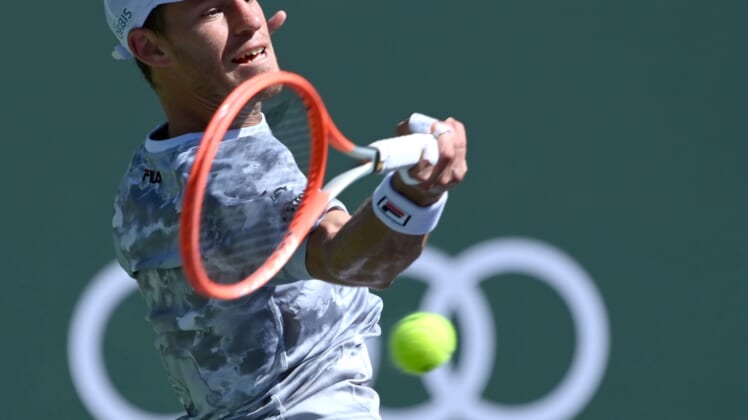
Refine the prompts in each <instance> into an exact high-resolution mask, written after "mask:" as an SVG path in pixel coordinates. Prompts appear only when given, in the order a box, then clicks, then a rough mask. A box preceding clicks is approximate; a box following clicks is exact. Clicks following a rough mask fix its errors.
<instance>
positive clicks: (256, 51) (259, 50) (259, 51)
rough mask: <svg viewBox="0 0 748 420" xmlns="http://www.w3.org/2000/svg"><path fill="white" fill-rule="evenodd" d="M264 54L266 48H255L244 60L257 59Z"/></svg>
mask: <svg viewBox="0 0 748 420" xmlns="http://www.w3.org/2000/svg"><path fill="white" fill-rule="evenodd" d="M264 52H265V48H255V49H254V50H252V51H250V52H249V53H248V54H247V55H245V56H244V58H255V57H257V56H258V55H260V54H262V53H264Z"/></svg>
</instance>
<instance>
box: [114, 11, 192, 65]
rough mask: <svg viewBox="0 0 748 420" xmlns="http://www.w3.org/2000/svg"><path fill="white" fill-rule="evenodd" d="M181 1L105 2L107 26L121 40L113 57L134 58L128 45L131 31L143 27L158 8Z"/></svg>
mask: <svg viewBox="0 0 748 420" xmlns="http://www.w3.org/2000/svg"><path fill="white" fill-rule="evenodd" d="M180 1H182V0H104V12H105V13H106V21H107V24H109V29H111V30H112V32H113V33H114V36H116V37H117V39H118V40H119V45H117V46H115V47H114V51H112V57H114V58H115V59H117V60H128V59H130V58H132V51H130V47H129V46H128V45H127V34H129V33H130V30H131V29H133V28H140V27H141V26H143V23H145V21H146V19H148V15H150V14H151V11H152V10H153V9H155V8H156V7H157V6H159V5H162V4H166V3H177V2H180Z"/></svg>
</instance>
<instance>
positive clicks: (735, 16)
mask: <svg viewBox="0 0 748 420" xmlns="http://www.w3.org/2000/svg"><path fill="white" fill-rule="evenodd" d="M101 3H102V2H100V1H86V2H59V3H55V2H53V3H45V4H44V5H43V7H41V6H40V5H37V4H35V3H31V2H24V3H19V4H17V5H14V9H15V10H18V9H19V8H20V11H21V13H20V14H16V13H11V14H8V16H6V21H5V22H4V24H3V25H1V26H0V34H1V35H2V39H3V49H4V51H5V53H4V54H5V55H4V57H5V58H4V59H3V60H4V62H5V65H3V66H2V75H3V77H2V83H3V93H4V97H5V98H6V100H5V108H6V110H5V112H3V125H4V127H5V129H6V131H5V133H6V134H5V135H4V143H5V144H6V147H5V149H4V150H5V152H4V153H3V162H4V164H3V165H2V166H1V167H0V173H1V174H2V179H3V180H4V187H5V191H6V193H5V194H6V199H5V202H6V205H5V206H3V211H2V214H3V217H2V218H0V220H2V224H3V226H2V232H3V234H4V237H5V238H6V239H5V240H3V241H0V247H2V252H0V255H2V262H3V268H4V272H5V276H4V281H5V284H6V293H3V294H2V297H1V298H0V299H2V305H1V306H0V307H1V308H2V315H3V319H5V320H6V324H5V331H6V335H5V336H4V337H5V338H4V340H3V342H4V343H5V344H4V345H3V346H2V348H1V350H0V352H1V353H0V356H1V357H2V358H1V359H0V360H2V361H3V362H4V366H5V367H4V375H3V377H4V379H3V381H2V395H3V410H2V411H3V414H2V415H1V417H2V418H4V419H47V418H56V419H91V418H97V419H104V420H115V419H129V420H139V419H151V418H174V417H175V416H176V415H175V414H170V413H176V412H178V411H179V406H178V404H177V402H176V398H175V397H174V396H173V393H172V391H171V390H170V388H169V385H168V384H167V381H166V379H165V377H164V374H163V373H162V371H161V366H160V362H159V360H158V357H157V355H156V351H155V350H154V348H153V344H152V341H153V333H152V331H151V330H150V327H149V326H148V325H147V324H146V322H145V321H144V316H145V306H144V305H143V303H142V302H141V299H140V297H139V296H138V295H137V293H135V290H134V283H132V282H131V281H130V280H128V279H126V278H125V277H124V275H122V273H121V272H119V271H118V270H116V267H115V268H114V269H113V268H112V267H111V266H110V264H111V262H112V260H113V251H112V246H111V230H110V226H111V216H112V210H111V209H112V200H113V196H114V191H115V186H116V185H117V182H118V180H119V178H120V176H121V174H122V173H123V172H124V170H125V167H126V165H127V163H128V160H129V157H130V155H131V154H132V152H133V151H134V150H135V148H136V147H137V146H138V145H139V144H140V143H141V142H142V140H143V138H144V136H145V133H146V132H147V131H148V130H150V129H151V128H152V127H153V126H155V125H156V124H158V123H159V122H160V121H161V119H162V118H163V116H162V114H161V111H160V110H159V106H158V103H157V101H156V98H155V96H154V94H153V93H152V92H151V91H150V90H149V88H148V86H147V85H146V83H145V82H144V81H143V80H142V79H141V77H140V74H139V73H138V71H137V70H136V68H135V65H134V63H127V62H117V61H114V60H112V59H111V58H110V55H109V54H110V51H111V49H112V46H113V45H114V44H115V39H114V37H113V35H112V34H111V33H110V32H109V30H108V28H107V26H106V24H105V21H104V13H103V6H102V4H101ZM263 6H264V8H265V11H266V14H267V15H268V16H269V15H271V14H272V13H274V12H275V11H276V10H278V9H280V8H283V9H285V10H286V11H287V12H288V14H289V19H288V21H287V23H286V25H285V26H284V27H283V28H282V29H281V30H280V31H279V32H278V33H277V35H276V36H275V38H274V42H275V46H276V49H277V51H278V55H279V57H280V60H281V65H282V67H284V68H285V69H287V70H292V71H296V72H300V73H302V74H304V75H305V76H306V77H307V78H308V79H310V80H311V81H312V82H313V83H314V84H315V85H316V86H317V88H318V89H319V91H320V92H321V93H322V95H323V97H324V98H325V99H326V102H327V105H328V107H329V110H330V112H331V114H332V115H333V117H334V119H335V120H336V121H337V122H338V123H339V126H340V128H341V129H342V131H343V132H344V133H347V134H348V135H349V136H351V137H352V138H360V139H364V140H365V139H371V138H375V137H382V136H387V135H389V134H391V133H392V132H393V130H394V125H395V123H396V122H397V121H399V120H400V119H402V118H404V117H405V116H407V115H408V114H409V113H410V112H412V111H420V112H424V113H429V114H432V115H435V116H439V117H446V116H450V115H452V116H455V117H457V118H459V119H461V120H462V121H463V122H464V123H465V124H466V126H467V129H468V134H469V141H470V148H469V162H470V173H469V177H468V178H467V180H466V181H465V183H464V185H462V186H461V187H460V188H459V189H457V190H455V191H454V193H452V194H451V196H450V203H449V206H448V207H447V210H446V212H445V214H444V217H443V219H442V222H441V224H440V227H439V229H438V230H437V231H436V232H435V233H434V235H433V236H432V241H431V248H429V250H428V251H427V252H426V253H425V254H424V257H423V258H422V259H421V260H419V261H418V262H417V263H415V264H414V265H413V267H411V269H409V271H408V272H407V273H406V274H405V275H404V276H403V278H402V279H401V280H400V281H399V282H398V283H397V284H396V285H395V286H393V287H392V288H390V289H388V290H387V291H385V292H382V293H381V294H382V295H383V297H384V300H385V310H384V314H383V318H382V327H383V330H384V334H385V335H386V334H387V333H388V331H389V329H390V327H391V326H392V325H393V324H394V322H395V321H396V320H397V319H399V318H400V317H402V316H404V315H405V314H407V313H408V312H411V311H414V310H416V309H419V308H420V309H429V310H436V311H440V312H444V313H445V314H446V315H448V316H450V317H452V318H453V319H454V320H455V322H456V323H457V325H458V327H459V334H460V339H461V342H460V347H459V349H458V353H457V354H456V356H455V359H454V360H453V363H452V364H451V365H449V366H447V367H444V368H442V369H440V370H438V371H436V372H434V373H432V374H429V375H427V376H425V377H423V378H417V377H412V376H406V375H403V374H401V373H399V372H398V371H396V370H395V369H394V368H393V366H392V364H391V362H390V361H389V359H388V357H387V355H386V353H385V352H384V351H382V350H383V346H382V344H383V342H382V341H381V340H379V341H373V342H371V343H369V344H370V348H371V349H372V353H373V355H374V359H375V365H376V372H377V373H376V388H377V389H378V390H379V392H380V394H381V398H382V406H383V414H384V417H385V420H387V419H416V420H418V419H424V418H428V419H429V420H434V419H466V420H480V419H499V418H502V419H520V418H522V419H542V418H579V419H707V418H708V419H742V418H748V407H746V402H745V401H746V397H747V396H748V365H747V364H746V361H745V355H746V354H748V337H746V331H748V330H747V329H746V327H745V325H746V321H748V316H747V315H748V309H747V305H746V299H747V298H748V286H746V280H748V278H747V275H748V267H746V263H747V261H748V241H747V238H746V228H747V227H748V224H747V223H746V222H745V219H746V214H748V198H746V189H745V181H746V179H748V169H747V167H746V164H745V163H744V160H745V155H746V153H747V152H748V146H747V145H746V140H747V139H748V136H747V134H748V127H746V125H747V122H748V83H747V82H746V74H748V58H746V40H747V39H748V25H746V16H748V3H746V2H745V1H737V0H734V1H731V0H715V1H711V2H704V1H688V0H647V1H644V0H630V1H626V2H600V1H593V0H566V1H551V0H542V1H541V0H535V1H533V0H530V1H528V0H522V1H520V0H504V1H495V2H486V1H462V2H453V1H449V2H448V1H441V0H434V1H430V2H423V1H409V2H402V1H390V0H387V1H379V2H353V1H344V0H326V1H314V2H312V1H301V0H295V1H265V2H263ZM362 141H363V140H362ZM333 163H334V165H337V164H338V163H336V162H333ZM334 165H333V166H334ZM376 182H377V180H370V181H367V182H363V183H360V184H358V186H357V187H356V188H355V189H354V190H353V191H350V192H347V193H346V195H345V196H344V201H346V203H347V204H348V206H349V207H350V208H356V207H357V206H358V204H359V203H360V202H361V200H363V198H364V197H365V196H367V195H368V194H370V192H371V191H372V189H373V187H374V185H375V184H376ZM107 267H109V268H108V269H107ZM102 270H103V271H102ZM76 314H77V315H76ZM73 378H76V379H75V381H74V379H73Z"/></svg>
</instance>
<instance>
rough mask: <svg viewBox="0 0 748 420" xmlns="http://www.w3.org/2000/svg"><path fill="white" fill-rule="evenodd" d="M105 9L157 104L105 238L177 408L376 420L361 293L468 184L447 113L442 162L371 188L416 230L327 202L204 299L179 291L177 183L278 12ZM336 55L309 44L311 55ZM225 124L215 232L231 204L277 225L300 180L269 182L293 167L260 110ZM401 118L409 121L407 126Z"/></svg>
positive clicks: (260, 60) (373, 210)
mask: <svg viewBox="0 0 748 420" xmlns="http://www.w3.org/2000/svg"><path fill="white" fill-rule="evenodd" d="M104 5H105V9H106V18H107V23H108V24H109V25H110V28H111V30H112V31H113V33H114V34H115V36H116V37H117V38H118V39H119V41H120V44H119V45H118V46H117V47H116V49H115V52H114V53H113V55H114V56H115V58H120V59H127V58H132V57H134V58H135V59H136V60H137V64H138V66H139V67H140V69H141V70H142V71H143V73H144V75H145V77H146V79H147V80H148V82H149V83H150V85H151V86H152V88H153V90H154V91H155V93H156V95H157V96H158V98H159V100H160V102H161V105H162V107H163V110H164V113H165V115H166V121H165V122H164V123H162V124H160V125H158V126H157V127H156V128H154V129H153V130H152V131H151V132H150V133H148V135H147V137H146V138H145V141H144V143H143V144H142V146H140V147H139V148H138V149H137V151H136V152H135V154H134V156H133V157H132V160H131V162H130V164H129V167H128V168H127V171H126V173H125V174H124V176H123V179H122V182H121V184H120V186H119V189H118V191H117V195H116V199H115V204H114V217H113V227H114V246H115V250H116V254H117V257H118V259H119V261H120V263H121V265H122V267H123V268H124V269H125V270H126V271H127V272H128V273H129V274H130V275H131V276H132V277H133V278H134V279H136V280H137V282H138V285H139V287H140V290H141V292H142V295H143V297H144V298H145V301H146V303H147V307H148V311H149V313H148V316H147V319H148V321H149V322H150V323H151V324H152V326H153V328H154V330H155V332H156V335H157V337H156V347H157V349H158V350H159V352H160V355H161V358H162V360H163V364H164V367H165V369H166V372H167V374H168V376H169V379H170V381H171V383H172V384H173V387H174V389H175V391H176V393H177V395H178V397H179V399H180V401H181V403H182V404H183V406H184V409H185V411H186V413H185V415H184V416H183V417H182V418H183V419H239V418H241V419H299V420H300V419H347V420H350V419H378V418H380V416H379V398H378V396H377V393H376V392H375V391H374V390H373V389H372V388H371V384H370V380H371V377H372V367H371V363H370V360H369V356H368V354H367V351H366V347H365V345H364V341H365V340H366V339H367V338H369V337H372V336H375V335H378V334H379V333H380V330H379V326H378V321H379V316H380V312H381V309H382V302H381V300H380V299H379V298H378V297H377V296H376V295H374V294H372V293H370V292H369V289H370V288H375V289H380V288H385V287H387V286H389V285H390V284H391V283H392V282H393V280H394V279H395V277H396V276H397V275H398V274H399V273H401V272H402V271H403V270H404V269H405V268H407V267H408V265H410V264H411V263H412V262H413V261H414V260H415V259H416V258H417V257H418V255H419V254H420V252H421V251H422V249H423V247H424V246H425V243H426V239H427V237H428V232H429V231H430V230H431V229H433V228H434V226H436V224H437V222H438V220H439V217H440V215H441V212H442V209H443V208H444V205H445V202H446V200H447V192H446V191H447V190H448V189H450V188H452V187H453V186H455V185H457V184H459V183H460V182H461V181H462V180H463V177H464V176H465V174H466V172H467V164H466V159H465V154H466V135H465V130H464V127H463V125H462V124H461V123H460V122H458V121H456V120H454V119H451V118H449V119H446V120H444V121H442V122H440V124H441V125H440V127H441V130H440V131H441V132H442V133H441V134H439V143H440V145H439V149H440V154H441V156H440V158H439V161H438V162H437V163H436V164H434V165H432V164H430V163H429V162H428V161H426V160H423V161H422V162H420V163H419V164H418V165H416V166H415V167H414V168H412V169H411V170H410V175H411V176H412V177H414V178H416V179H417V180H419V181H421V183H420V184H416V185H410V184H406V183H404V182H403V180H402V179H401V176H400V175H399V174H394V175H392V174H391V175H390V176H387V177H386V178H385V179H384V180H383V182H382V183H381V184H380V185H379V187H378V188H377V190H376V191H375V192H374V194H375V195H376V194H383V193H384V194H387V195H388V197H391V199H392V200H393V204H394V205H398V204H402V205H404V206H406V207H408V206H409V207H411V208H412V210H409V211H410V212H411V214H410V217H411V218H412V219H413V220H415V221H417V222H418V223H414V224H413V226H415V227H413V228H404V227H401V226H399V225H393V224H392V223H391V222H388V220H387V215H386V214H383V212H382V211H381V209H379V208H378V207H377V206H373V205H372V202H371V200H370V199H369V200H367V201H366V202H365V203H364V204H363V205H362V206H361V207H360V208H359V209H358V210H357V211H355V212H354V213H353V214H349V213H348V211H347V210H346V208H345V206H343V204H342V203H340V202H338V201H336V202H333V203H331V204H330V206H329V209H328V211H327V212H326V213H325V215H324V216H323V217H322V218H321V220H320V223H319V225H318V227H317V228H316V229H315V230H314V231H312V232H311V233H310V234H309V235H308V238H307V241H306V244H305V246H304V247H302V248H300V251H299V252H297V254H296V256H295V257H294V258H293V259H292V260H291V261H290V262H289V263H288V264H287V266H286V267H285V268H284V269H283V270H282V271H281V273H280V274H279V275H278V276H277V277H276V278H274V279H273V280H272V281H271V282H270V283H268V285H266V286H265V287H263V288H261V289H259V290H258V291H256V292H254V293H253V294H251V295H249V296H246V297H244V298H240V299H236V300H231V301H222V300H214V299H207V298H205V297H203V296H201V295H199V294H196V293H195V292H194V291H193V290H192V289H191V288H190V286H189V284H188V282H187V281H186V280H185V278H184V276H183V273H182V270H181V261H180V257H179V255H180V253H179V249H178V224H179V216H180V208H181V204H180V199H181V197H182V193H183V188H184V184H185V180H186V178H187V174H188V173H189V169H190V166H191V163H192V161H193V159H194V151H195V149H196V145H197V143H198V142H199V140H200V138H201V136H202V131H203V130H204V129H205V127H206V125H207V123H208V121H209V120H210V119H211V117H212V115H213V113H214V111H215V110H216V108H217V107H218V106H219V104H220V103H221V102H222V100H223V99H224V98H225V97H226V96H227V95H228V94H229V92H231V91H232V89H234V88H235V87H236V86H237V85H239V84H240V83H241V82H243V81H245V80H247V79H248V78H251V77H253V76H255V75H257V74H260V73H263V72H268V71H274V70H277V69H278V68H279V66H278V62H277V60H276V55H275V50H274V49H273V45H272V43H271V39H270V35H271V33H272V32H273V31H274V30H276V29H278V28H279V27H280V26H282V25H283V23H284V22H285V19H286V14H285V13H284V12H282V11H281V12H278V13H276V14H274V15H273V16H272V17H271V18H270V19H267V20H266V18H265V16H264V14H263V10H262V8H261V7H260V4H259V3H258V2H257V1H251V0H250V1H245V0H149V1H143V0H105V1H104ZM310 36H313V34H310ZM335 53H336V51H333V50H329V49H326V48H325V46H324V45H320V46H319V54H320V59H324V55H326V54H335ZM232 128H233V129H232V130H230V131H229V132H228V134H227V135H226V138H225V139H224V141H223V142H222V144H221V147H220V148H219V151H218V154H217V157H216V162H220V164H216V165H214V170H215V178H212V179H213V181H212V182H211V183H210V186H209V188H210V191H208V194H206V195H210V196H211V197H212V198H215V200H211V203H212V204H208V205H210V206H213V207H212V208H208V209H206V210H204V212H206V213H209V214H214V215H216V216H215V217H216V218H217V219H219V220H217V221H216V229H219V230H220V229H223V231H220V232H218V234H219V235H224V234H230V232H229V231H228V230H230V229H231V226H229V227H223V226H225V225H226V224H228V223H226V224H221V223H220V218H221V217H222V215H223V214H226V213H228V212H230V211H229V207H230V208H231V209H233V210H231V211H236V209H237V208H239V209H240V210H241V211H242V212H243V213H244V214H246V215H248V216H246V218H245V220H244V222H245V224H248V225H249V226H255V225H256V226H267V225H275V224H279V223H281V222H279V219H280V218H281V217H282V214H283V211H284V209H285V208H287V206H288V205H289V203H291V202H292V201H293V199H294V198H296V197H297V195H298V193H300V192H301V190H298V189H296V187H294V185H292V184H294V183H293V182H291V183H288V182H286V181H283V184H279V181H278V179H283V178H284V176H287V175H288V173H289V171H292V169H290V168H295V167H296V165H295V163H294V162H293V161H290V160H289V158H288V156H289V154H288V153H284V151H283V150H282V148H279V147H278V144H279V142H278V141H277V140H276V139H275V138H274V137H273V135H272V132H271V130H270V129H269V128H268V125H267V123H266V121H265V119H264V117H263V116H262V115H261V114H260V115H256V114H247V115H244V116H240V117H239V118H238V119H237V120H236V121H235V124H234V126H233V127H232ZM397 129H398V131H399V132H400V133H404V131H405V130H406V129H405V125H404V124H403V123H401V124H400V125H399V126H398V128H397ZM295 176H297V177H299V176H300V175H295ZM302 178H303V176H302ZM286 179H287V177H286ZM297 181H298V184H299V185H302V186H303V185H304V180H303V179H298V180H297ZM268 191H272V192H277V191H282V192H286V191H290V192H291V193H289V194H285V193H284V194H280V195H279V194H266V192H268ZM258 217H260V219H258ZM250 219H251V220H250ZM234 226H235V225H234ZM227 269H230V267H227Z"/></svg>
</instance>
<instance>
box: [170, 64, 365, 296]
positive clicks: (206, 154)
mask: <svg viewBox="0 0 748 420" xmlns="http://www.w3.org/2000/svg"><path fill="white" fill-rule="evenodd" d="M285 94H290V95H292V96H294V97H295V99H294V101H297V100H298V101H299V102H300V103H301V105H299V104H295V105H294V107H295V108H299V107H300V106H301V107H303V110H302V111H301V112H302V113H303V114H304V115H303V116H304V119H305V120H306V127H305V128H304V131H305V133H306V134H304V136H305V137H308V138H307V139H305V141H306V142H307V143H308V146H307V147H308V161H307V162H306V163H307V165H306V168H305V169H302V172H305V175H306V187H305V188H304V190H303V194H302V195H301V196H300V199H299V200H298V205H297V206H296V210H295V212H294V213H293V216H292V217H291V218H290V222H289V223H288V226H287V227H286V229H285V232H284V233H282V234H281V235H275V236H276V237H277V238H274V239H273V240H272V242H273V243H272V244H271V245H270V246H269V248H271V250H270V251H268V252H267V255H264V254H263V255H261V256H259V257H258V256H257V255H254V258H255V259H258V260H262V261H261V262H257V263H255V265H257V264H259V265H257V266H253V267H252V268H251V272H250V273H249V274H247V275H246V276H245V275H244V274H242V275H241V278H240V279H236V281H231V282H226V279H221V280H220V281H218V279H217V277H218V273H217V272H216V270H215V269H214V268H210V269H209V267H207V265H206V259H205V258H204V257H205V256H204V255H203V254H204V252H205V250H204V244H203V243H201V234H202V233H201V232H202V230H203V229H202V227H201V225H202V223H203V220H204V214H203V213H204V212H203V209H204V205H205V202H206V197H205V194H206V188H207V186H208V182H209V180H210V176H211V168H212V167H213V164H214V159H215V157H216V154H217V153H218V150H219V147H220V146H221V143H222V141H223V140H224V137H225V136H226V133H227V132H228V130H229V128H230V127H231V125H232V123H233V122H234V120H235V119H236V117H237V116H238V115H239V114H240V113H241V112H243V111H245V112H246V110H247V107H248V106H249V107H254V106H257V107H260V106H263V107H264V105H265V103H266V102H272V101H274V100H275V99H276V98H278V97H280V96H281V95H285ZM280 102H282V99H281V100H280ZM330 145H332V146H333V147H335V148H336V149H338V150H340V151H341V152H344V153H345V152H347V151H351V150H353V149H354V148H355V145H354V144H353V143H351V142H350V141H349V140H348V139H346V138H345V137H344V136H342V135H341V134H340V132H339V131H338V129H337V128H336V127H335V125H334V124H333V123H332V119H331V118H330V116H329V114H328V112H327V110H326V108H325V105H324V103H323V101H322V99H321V97H320V95H319V94H318V92H317V91H316V89H315V88H314V87H313V86H312V84H311V83H309V81H307V80H306V79H304V78H303V77H302V76H300V75H298V74H295V73H291V72H286V71H277V72H268V73H263V74H261V75H258V76H255V77H253V78H251V79H249V80H247V81H245V82H243V83H242V84H240V85H239V86H238V87H237V88H236V89H235V90H234V91H232V92H231V94H229V95H228V96H227V97H226V99H225V100H224V102H223V103H222V104H221V106H220V107H219V108H218V110H217V111H216V112H215V114H214V115H213V117H212V119H211V120H210V122H209V124H208V126H207V128H206V130H205V133H204V135H203V137H202V139H201V141H200V144H199V146H198V148H197V151H196V152H195V158H194V161H193V164H192V168H191V169H190V173H189V177H188V179H187V183H186V186H185V191H184V196H183V202H182V214H181V219H180V238H179V240H180V252H181V256H182V263H183V270H184V274H185V276H186V278H187V280H188V281H189V282H190V284H191V286H192V287H193V289H194V290H195V291H197V292H198V293H200V294H202V295H204V296H206V297H209V298H216V299H223V300H229V299H236V298H240V297H243V296H246V295H248V294H250V293H252V292H254V291H255V290H257V289H258V288H260V287H262V286H264V285H265V284H267V283H268V282H269V281H270V280H271V279H272V278H273V277H274V276H276V275H277V274H278V272H279V271H280V270H281V269H282V268H283V267H284V265H285V264H286V263H288V261H289V260H290V259H291V257H292V256H293V254H294V252H295V251H296V250H297V249H298V248H299V246H300V245H301V244H302V243H303V241H304V240H305V238H306V235H307V234H308V233H309V231H310V230H311V229H312V228H313V227H314V226H315V224H316V223H317V221H318V219H319V217H320V216H321V215H322V214H323V212H324V211H325V210H326V207H327V205H328V202H329V200H330V197H329V194H328V193H327V192H325V191H323V190H322V183H323V182H324V177H325V169H326V165H327V156H328V146H330ZM237 182H239V181H238V180H237ZM279 217H280V216H279ZM263 247H265V246H264V245H263ZM237 257H238V258H241V255H238V256H237Z"/></svg>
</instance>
